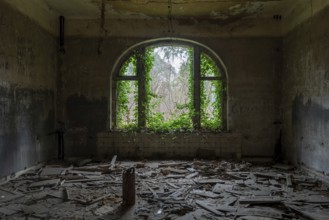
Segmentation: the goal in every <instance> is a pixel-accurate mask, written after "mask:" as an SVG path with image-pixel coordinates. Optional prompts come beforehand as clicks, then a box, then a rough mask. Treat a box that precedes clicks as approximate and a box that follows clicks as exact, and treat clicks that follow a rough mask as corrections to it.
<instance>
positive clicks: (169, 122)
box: [117, 46, 223, 133]
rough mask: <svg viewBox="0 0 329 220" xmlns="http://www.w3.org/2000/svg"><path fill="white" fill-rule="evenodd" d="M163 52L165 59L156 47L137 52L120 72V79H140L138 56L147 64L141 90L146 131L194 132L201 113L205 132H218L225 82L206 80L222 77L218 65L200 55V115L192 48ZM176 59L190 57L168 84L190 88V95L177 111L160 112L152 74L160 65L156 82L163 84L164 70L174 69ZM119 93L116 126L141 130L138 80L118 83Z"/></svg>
mask: <svg viewBox="0 0 329 220" xmlns="http://www.w3.org/2000/svg"><path fill="white" fill-rule="evenodd" d="M140 51H143V52H142V54H139V52H140ZM162 53H163V57H162V58H160V56H159V54H156V53H155V47H147V48H145V50H136V51H135V52H134V53H133V55H132V56H130V57H129V58H128V59H127V60H126V61H125V62H124V63H123V65H122V67H121V69H120V72H119V75H120V76H137V60H138V56H141V57H140V58H141V60H142V63H143V65H144V66H143V69H144V73H143V74H144V77H145V78H144V79H145V81H144V82H145V84H144V86H142V87H141V88H139V89H144V92H145V97H144V100H143V103H142V105H144V109H145V112H143V115H144V117H145V119H146V127H147V130H148V131H153V132H159V133H164V132H175V131H193V121H192V119H193V116H194V115H195V114H200V119H201V128H202V129H203V130H207V131H219V130H220V129H221V127H222V117H221V115H222V101H223V97H222V94H223V83H222V81H221V80H219V79H218V80H207V79H206V77H219V76H220V75H221V73H220V71H219V69H218V66H217V64H216V63H215V62H214V61H213V59H211V58H210V57H209V56H208V55H206V54H205V53H201V54H200V75H201V77H205V78H204V79H201V82H200V89H201V90H200V112H199V113H198V112H196V111H195V109H194V106H193V100H194V91H193V90H194V79H193V78H194V77H193V74H194V73H193V59H194V58H193V53H194V52H193V48H192V47H189V48H185V49H184V48H182V47H178V46H177V47H163V49H162ZM175 56H178V57H184V56H185V57H186V56H188V58H187V59H186V60H185V61H184V62H183V63H182V64H181V65H180V67H179V71H178V72H176V71H174V72H173V73H172V72H170V74H174V76H173V77H174V81H171V78H170V75H169V81H168V83H169V82H170V83H171V86H173V87H175V88H179V87H188V88H187V93H186V94H187V95H185V96H187V98H186V99H185V101H184V102H175V103H174V109H175V110H174V111H171V112H166V113H164V112H161V111H157V109H160V108H159V106H160V105H161V104H163V97H162V96H161V95H159V94H158V93H156V92H155V91H152V83H153V80H155V79H154V75H152V76H151V71H155V70H152V68H153V67H154V66H155V65H160V66H158V68H156V71H158V72H156V73H157V74H160V75H158V76H159V77H160V78H159V77H158V78H157V80H158V81H159V80H160V81H161V76H162V77H165V76H167V75H161V74H166V72H165V71H163V69H166V68H173V66H172V65H171V64H170V62H169V60H170V59H171V60H174V57H175ZM155 57H156V59H155ZM161 59H162V60H161ZM155 60H156V62H155ZM165 61H167V62H165ZM161 68H162V69H161ZM171 71H172V70H171ZM153 74H154V73H153ZM175 74H176V75H175ZM184 79H185V80H186V79H187V82H186V81H185V84H184V86H182V85H180V84H179V83H180V82H181V81H184ZM169 88H170V87H169ZM117 91H118V94H117V127H118V128H119V129H122V130H126V131H129V130H136V129H138V115H139V113H138V111H139V108H138V97H139V95H138V80H137V79H136V80H130V81H129V80H119V81H117ZM185 91H186V90H185ZM177 92H178V91H176V93H177Z"/></svg>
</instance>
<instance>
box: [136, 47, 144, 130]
mask: <svg viewBox="0 0 329 220" xmlns="http://www.w3.org/2000/svg"><path fill="white" fill-rule="evenodd" d="M144 61H145V48H140V49H139V50H138V51H137V78H138V127H139V128H144V127H145V126H146V115H145V114H146V106H145V100H146V91H145V83H146V75H145V62H144Z"/></svg>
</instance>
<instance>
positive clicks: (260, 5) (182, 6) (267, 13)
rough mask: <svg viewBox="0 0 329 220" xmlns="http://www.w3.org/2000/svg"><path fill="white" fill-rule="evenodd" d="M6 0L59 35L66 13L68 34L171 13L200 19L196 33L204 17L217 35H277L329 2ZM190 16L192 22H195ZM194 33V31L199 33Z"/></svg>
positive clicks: (174, 17) (153, 19)
mask: <svg viewBox="0 0 329 220" xmlns="http://www.w3.org/2000/svg"><path fill="white" fill-rule="evenodd" d="M1 1H3V2H6V3H7V4H9V5H11V6H12V7H13V8H15V9H17V10H18V11H20V12H21V13H23V14H25V15H26V16H27V17H29V18H30V19H32V20H33V21H35V22H36V23H38V24H39V25H40V26H41V27H43V28H44V29H46V30H48V31H49V32H51V33H53V34H55V35H58V16H60V15H63V16H65V18H66V21H67V22H68V26H69V27H68V29H67V30H68V32H67V34H69V35H75V34H78V35H80V34H82V35H84V34H87V35H89V34H91V33H93V32H94V34H98V33H99V25H100V23H102V22H100V21H102V20H103V19H104V22H103V23H105V26H106V25H110V26H111V25H112V26H111V27H109V28H108V29H110V30H112V32H111V34H112V35H113V34H114V33H116V29H115V28H117V30H121V29H122V24H121V23H122V22H126V23H125V26H127V28H129V29H128V30H130V29H131V31H130V32H136V31H139V32H143V31H141V30H139V27H140V26H138V25H135V26H131V25H127V24H130V23H131V22H135V23H136V22H137V23H138V22H139V21H140V22H143V23H145V22H153V23H154V22H159V21H166V20H167V19H168V18H170V17H171V18H172V20H173V22H176V23H177V22H178V25H179V20H180V19H181V21H182V20H184V19H185V20H187V19H188V20H190V21H191V20H192V21H193V22H194V21H195V20H198V21H200V22H199V26H195V28H196V29H195V31H194V32H195V33H198V32H199V30H200V28H201V29H202V28H205V29H207V27H204V25H203V24H205V23H202V21H203V20H204V21H205V22H206V21H209V22H208V24H212V25H213V26H211V27H210V29H211V31H212V32H213V33H215V34H217V33H218V34H221V33H224V32H226V34H227V35H229V36H240V35H252V36H261V35H266V36H268V35H271V36H273V35H275V36H277V35H283V34H285V33H287V32H288V31H290V30H292V29H293V28H294V27H295V26H296V25H298V24H300V23H301V22H302V21H304V20H306V19H307V18H309V17H311V16H313V15H314V14H316V13H317V12H318V11H320V10H322V9H323V8H324V7H326V6H329V1H328V0H0V2H1ZM274 15H282V21H281V20H280V22H277V21H276V20H274V19H273V16H274ZM111 19H112V20H111ZM131 19H134V20H131ZM105 21H106V22H105ZM109 21H111V22H109ZM116 21H117V22H116ZM190 21H189V22H188V23H191V22H190ZM120 22H121V23H120ZM115 25H116V26H115ZM162 25H168V24H162ZM113 26H115V28H113ZM144 26H145V25H144ZM131 27H132V28H131ZM134 28H135V29H134ZM91 29H93V30H91ZM149 29H150V28H148V30H149ZM151 29H152V28H151ZM208 29H209V28H208ZM210 29H209V30H210ZM177 30H178V29H177ZM183 32H184V31H182V33H183ZM194 32H193V33H192V34H195V33H194ZM233 32H234V33H233ZM237 33H240V34H237Z"/></svg>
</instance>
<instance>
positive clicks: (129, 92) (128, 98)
mask: <svg viewBox="0 0 329 220" xmlns="http://www.w3.org/2000/svg"><path fill="white" fill-rule="evenodd" d="M136 62H137V61H136V56H130V57H129V58H128V59H127V60H126V61H125V62H124V63H123V65H122V67H121V69H120V73H119V75H120V76H133V75H136ZM137 100H138V82H137V81H129V80H120V81H117V100H116V103H117V127H118V128H119V129H124V130H130V129H136V128H137V114H138V106H137V103H138V101H137Z"/></svg>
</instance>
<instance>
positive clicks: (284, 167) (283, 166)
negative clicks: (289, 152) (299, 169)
mask: <svg viewBox="0 0 329 220" xmlns="http://www.w3.org/2000/svg"><path fill="white" fill-rule="evenodd" d="M272 167H273V168H276V169H279V170H284V171H289V170H293V169H294V168H295V167H294V166H292V165H286V164H275V165H273V166H272Z"/></svg>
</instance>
